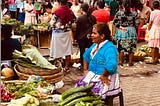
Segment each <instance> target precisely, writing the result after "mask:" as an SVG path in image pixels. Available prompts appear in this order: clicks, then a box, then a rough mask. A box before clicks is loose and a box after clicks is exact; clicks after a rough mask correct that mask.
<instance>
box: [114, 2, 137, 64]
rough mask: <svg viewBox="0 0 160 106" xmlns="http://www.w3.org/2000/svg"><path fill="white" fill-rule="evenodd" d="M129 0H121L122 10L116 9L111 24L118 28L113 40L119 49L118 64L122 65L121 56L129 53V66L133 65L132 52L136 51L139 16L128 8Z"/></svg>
mask: <svg viewBox="0 0 160 106" xmlns="http://www.w3.org/2000/svg"><path fill="white" fill-rule="evenodd" d="M130 5H131V4H130V0H123V6H124V10H121V11H118V12H117V13H116V15H115V17H114V20H113V24H114V25H115V26H116V27H117V28H118V29H117V32H116V34H115V36H114V37H115V40H116V42H117V47H118V51H119V64H120V65H121V66H123V56H124V53H125V52H127V53H128V54H129V66H133V58H134V52H135V51H136V44H137V33H136V28H137V27H138V25H139V18H138V14H137V13H136V12H133V11H131V10H130Z"/></svg>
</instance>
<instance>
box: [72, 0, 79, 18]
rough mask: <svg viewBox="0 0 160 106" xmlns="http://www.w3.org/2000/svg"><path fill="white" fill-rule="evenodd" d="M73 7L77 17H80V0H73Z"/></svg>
mask: <svg viewBox="0 0 160 106" xmlns="http://www.w3.org/2000/svg"><path fill="white" fill-rule="evenodd" d="M71 9H72V11H73V13H74V15H75V16H76V18H78V17H79V16H80V15H81V12H80V4H79V3H78V0H73V5H72V6H71Z"/></svg>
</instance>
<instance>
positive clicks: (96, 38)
mask: <svg viewBox="0 0 160 106" xmlns="http://www.w3.org/2000/svg"><path fill="white" fill-rule="evenodd" d="M91 39H92V42H94V43H97V44H99V43H101V42H103V41H104V35H103V34H102V35H100V34H99V33H98V32H97V28H96V27H94V28H93V30H92V34H91Z"/></svg>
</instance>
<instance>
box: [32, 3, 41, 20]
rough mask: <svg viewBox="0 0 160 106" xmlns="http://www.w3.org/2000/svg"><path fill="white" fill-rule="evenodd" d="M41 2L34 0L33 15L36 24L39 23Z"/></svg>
mask: <svg viewBox="0 0 160 106" xmlns="http://www.w3.org/2000/svg"><path fill="white" fill-rule="evenodd" d="M41 7H42V6H41V0H36V1H35V3H34V8H35V9H34V13H35V14H36V20H37V23H39V15H40V12H41Z"/></svg>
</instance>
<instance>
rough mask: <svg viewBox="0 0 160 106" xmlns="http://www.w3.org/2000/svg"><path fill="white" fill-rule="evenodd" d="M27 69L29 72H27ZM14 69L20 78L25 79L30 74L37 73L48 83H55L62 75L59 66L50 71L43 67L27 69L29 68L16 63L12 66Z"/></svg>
mask: <svg viewBox="0 0 160 106" xmlns="http://www.w3.org/2000/svg"><path fill="white" fill-rule="evenodd" d="M23 69H24V70H23ZM27 69H28V71H29V72H27ZM14 70H15V72H16V74H17V75H18V77H19V79H20V80H27V79H28V78H29V76H30V75H38V76H40V77H41V78H42V79H44V80H45V81H47V82H49V83H56V82H59V81H61V80H62V78H63V76H64V74H63V71H62V70H61V68H58V69H57V70H52V71H53V72H52V71H51V70H45V69H44V70H43V69H41V70H36V69H29V68H25V67H22V66H20V65H18V64H16V65H15V66H14ZM48 71H49V72H48ZM38 72H39V73H38ZM45 72H46V73H47V74H46V73H45ZM43 73H45V74H44V75H43Z"/></svg>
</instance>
